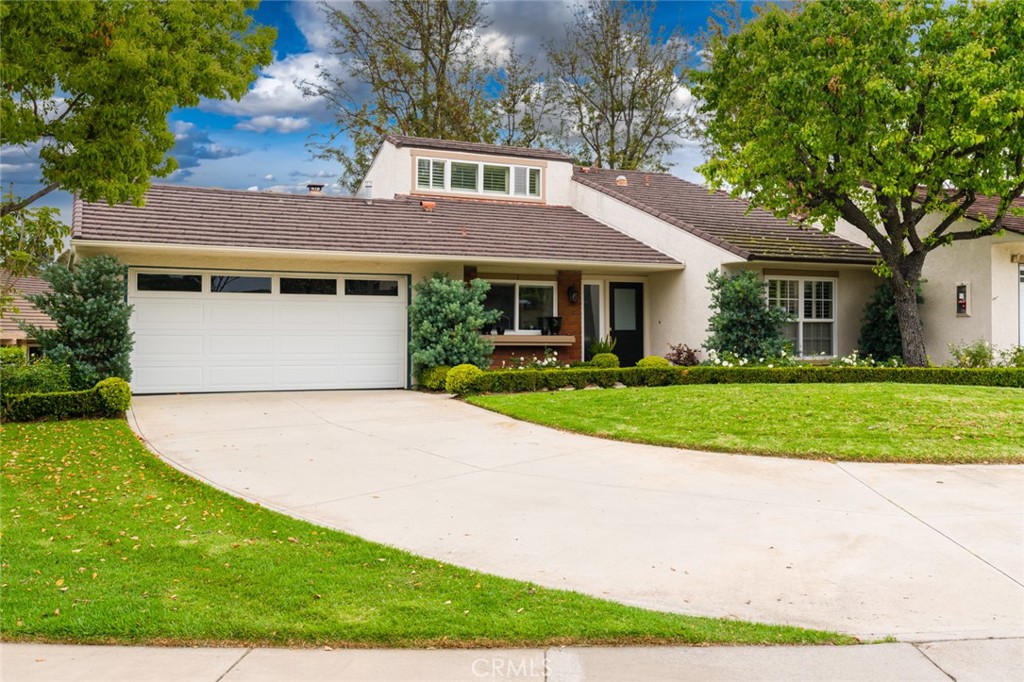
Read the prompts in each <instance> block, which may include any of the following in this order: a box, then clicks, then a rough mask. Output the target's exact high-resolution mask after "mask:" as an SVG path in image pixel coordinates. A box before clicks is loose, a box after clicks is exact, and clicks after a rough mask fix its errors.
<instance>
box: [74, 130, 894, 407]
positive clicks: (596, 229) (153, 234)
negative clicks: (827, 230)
mask: <svg viewBox="0 0 1024 682" xmlns="http://www.w3.org/2000/svg"><path fill="white" fill-rule="evenodd" d="M320 189H322V186H315V185H314V186H310V190H311V191H310V194H309V195H307V196H300V195H290V194H275V193H258V192H244V191H234V190H222V189H199V188H189V187H180V186H161V185H154V186H153V187H152V188H151V189H150V191H149V193H148V194H147V197H146V205H145V206H142V207H136V206H130V205H116V206H108V205H106V204H103V203H87V202H83V201H81V200H76V201H75V206H74V219H73V239H72V245H73V248H74V249H75V251H76V253H77V255H78V256H79V257H89V256H94V255H99V254H113V255H116V256H117V257H119V258H120V259H121V260H122V261H123V262H124V263H125V264H126V265H127V273H128V290H127V297H128V301H129V302H130V303H131V304H133V306H134V311H133V316H132V321H131V325H132V329H133V331H134V333H135V351H134V353H133V356H132V364H133V370H134V376H133V388H134V390H135V391H136V392H139V393H159V392H202V391H245V390H271V389H318V388H394V387H405V386H408V385H410V382H411V376H410V375H411V369H412V368H411V367H410V362H409V344H408V338H409V329H408V319H407V313H406V307H407V304H408V302H409V299H410V296H411V294H412V285H413V284H414V283H415V282H417V281H419V280H420V279H422V278H425V277H427V276H429V275H430V274H431V273H432V272H443V273H447V274H448V275H450V276H453V277H458V278H473V277H480V278H483V279H486V280H488V281H489V282H490V283H491V292H490V294H489V301H488V304H489V306H491V307H494V308H497V309H500V310H501V311H502V313H503V317H502V323H501V327H502V331H503V332H504V333H502V334H500V335H499V334H495V335H493V336H492V337H491V338H492V340H493V341H494V342H495V346H496V348H495V354H494V361H495V362H496V363H498V364H500V363H501V362H502V361H503V360H507V359H509V358H510V357H511V356H519V355H527V354H535V353H541V352H543V349H545V348H551V349H554V350H556V351H558V353H559V357H560V358H562V359H564V360H566V361H569V360H574V359H581V358H583V357H584V353H585V349H586V347H587V346H588V344H589V343H591V342H592V341H593V340H596V339H598V338H601V337H604V336H605V335H608V334H611V335H613V336H614V337H615V338H616V339H617V340H618V345H617V347H616V353H617V354H618V355H620V357H621V358H622V361H623V363H624V364H632V363H634V362H635V361H636V360H638V359H639V358H641V357H642V356H644V355H648V354H656V355H660V354H663V353H665V352H666V351H667V349H668V345H669V344H670V343H687V344H689V345H691V346H699V345H700V343H701V342H702V341H703V340H704V339H705V337H706V332H705V329H706V327H707V320H708V316H709V311H708V303H709V300H710V295H709V293H708V291H707V288H706V285H707V281H706V278H707V273H708V272H709V271H710V270H712V269H714V268H724V269H726V270H737V269H752V270H755V271H757V272H758V273H760V274H761V275H763V276H764V277H765V279H766V280H767V283H768V290H769V294H770V297H771V299H772V301H773V302H774V303H777V304H779V305H782V306H784V307H786V308H788V309H789V310H790V311H792V312H793V313H794V315H795V316H796V318H797V319H796V321H795V322H793V323H792V324H790V325H789V326H788V328H787V333H788V334H789V335H790V336H791V337H792V338H793V340H794V341H795V342H796V345H797V347H798V348H799V349H801V351H802V352H803V353H805V354H808V355H820V354H825V355H829V356H831V355H836V354H845V353H847V352H849V351H851V350H852V349H853V348H854V347H855V346H856V341H857V336H858V331H859V325H860V319H861V314H862V312H863V309H864V305H865V303H866V301H867V299H868V298H869V296H870V295H871V293H872V291H873V290H874V288H875V286H876V283H877V282H876V278H875V276H874V275H873V274H872V272H871V266H872V265H873V263H874V262H875V256H874V255H873V254H872V253H871V251H870V250H869V249H868V248H865V247H864V246H862V245H860V244H857V243H854V242H852V241H849V240H846V239H843V238H841V237H839V236H836V235H825V234H822V233H821V232H820V231H817V230H813V229H811V230H803V229H798V228H796V227H793V226H791V225H788V224H787V223H785V222H784V221H780V220H777V219H775V218H774V217H772V216H771V215H769V214H767V213H764V212H761V211H756V210H755V211H752V212H749V213H747V212H746V208H747V207H746V205H745V204H744V203H743V202H740V201H737V200H734V199H731V198H729V197H728V196H727V195H725V194H722V193H714V194H709V193H708V192H707V190H706V189H704V188H702V187H700V186H698V185H694V184H692V183H688V182H685V181H683V180H680V179H678V178H675V177H673V176H671V175H667V174H657V173H640V172H619V171H608V170H600V169H594V168H579V167H576V166H574V165H573V163H572V162H571V160H570V159H569V158H568V157H567V156H565V155H563V154H561V153H558V152H554V151H550V150H542V149H519V148H511V147H502V146H496V145H487V144H476V143H466V142H450V141H441V140H433V139H424V138H412V137H399V136H392V137H388V138H386V139H385V140H384V141H383V143H382V145H381V148H380V150H379V151H378V153H377V155H376V157H375V159H374V161H373V164H372V166H371V167H370V169H369V172H368V173H367V176H366V178H365V180H364V183H363V186H362V188H361V190H360V192H359V194H358V196H356V197H350V198H337V197H329V196H324V195H323V194H322V193H321V192H320ZM552 318H554V320H553V319H552ZM559 323H560V324H559ZM544 332H549V333H544Z"/></svg>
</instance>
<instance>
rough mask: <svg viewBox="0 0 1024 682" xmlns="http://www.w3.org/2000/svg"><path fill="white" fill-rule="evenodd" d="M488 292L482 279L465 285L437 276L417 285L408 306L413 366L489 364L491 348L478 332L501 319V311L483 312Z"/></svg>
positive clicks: (487, 286)
mask: <svg viewBox="0 0 1024 682" xmlns="http://www.w3.org/2000/svg"><path fill="white" fill-rule="evenodd" d="M490 288H491V285H490V284H488V283H487V282H485V281H484V280H482V279H474V280H472V281H471V282H469V283H468V284H467V283H465V282H463V281H462V280H456V279H451V278H450V277H448V276H447V275H444V274H441V273H436V272H435V273H434V274H433V275H431V276H430V278H428V279H425V280H422V281H420V282H417V283H416V286H415V287H414V290H415V293H416V295H415V296H414V297H413V300H412V304H411V305H410V306H409V325H410V327H411V330H412V340H411V348H412V360H413V365H414V366H416V367H441V366H444V365H447V366H449V367H452V366H455V365H461V364H470V365H476V366H477V367H481V368H486V367H487V366H488V365H489V364H490V360H489V358H490V356H491V353H492V352H493V351H494V344H493V343H491V341H489V340H488V339H486V338H485V337H483V336H481V335H480V330H481V329H483V326H484V325H485V324H493V323H494V322H496V321H497V320H498V318H499V317H500V316H501V311H498V310H485V309H484V300H485V299H486V297H487V292H488V291H489V290H490Z"/></svg>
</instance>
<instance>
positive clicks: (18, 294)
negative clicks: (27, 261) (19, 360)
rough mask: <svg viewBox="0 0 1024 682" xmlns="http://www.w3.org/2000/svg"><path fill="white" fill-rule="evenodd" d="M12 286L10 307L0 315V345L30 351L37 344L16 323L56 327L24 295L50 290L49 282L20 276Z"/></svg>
mask: <svg viewBox="0 0 1024 682" xmlns="http://www.w3.org/2000/svg"><path fill="white" fill-rule="evenodd" d="M5 272H6V271H5ZM13 288H14V301H13V303H12V305H11V307H10V309H9V310H8V311H7V312H6V313H4V315H3V317H0V346H25V347H27V348H28V349H29V352H30V353H31V352H34V351H35V349H37V348H38V345H37V344H36V343H35V340H34V339H32V338H30V337H29V335H28V334H27V333H26V332H24V331H22V329H21V327H20V325H19V324H18V323H19V322H24V323H26V324H30V325H33V326H35V327H40V328H42V329H56V328H57V324H56V323H55V322H54V321H53V320H51V319H50V317H49V316H48V315H47V314H46V313H43V312H40V311H39V310H38V309H36V307H35V306H34V305H32V304H31V303H29V302H28V301H27V300H25V298H24V297H25V295H26V294H43V293H46V292H48V291H50V284H49V282H47V281H46V280H44V279H42V278H40V277H20V278H18V279H15V280H14V281H13Z"/></svg>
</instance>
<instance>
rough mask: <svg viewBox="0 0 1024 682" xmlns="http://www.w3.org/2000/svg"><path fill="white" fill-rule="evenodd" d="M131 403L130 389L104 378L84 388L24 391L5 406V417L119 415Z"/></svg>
mask: <svg viewBox="0 0 1024 682" xmlns="http://www.w3.org/2000/svg"><path fill="white" fill-rule="evenodd" d="M130 405H131V389H130V388H129V387H128V384H127V382H125V381H124V380H123V379H119V378H117V377H111V378H109V379H104V380H103V381H101V382H99V383H97V384H96V385H95V386H94V387H92V388H90V389H88V390H85V391H61V392H57V393H25V394H22V395H15V396H12V397H11V398H10V400H8V401H7V402H6V404H5V405H4V419H6V420H8V421H18V422H23V421H35V420H37V419H75V418H78V417H118V416H121V415H122V414H124V412H125V410H127V409H128V407H129V406H130Z"/></svg>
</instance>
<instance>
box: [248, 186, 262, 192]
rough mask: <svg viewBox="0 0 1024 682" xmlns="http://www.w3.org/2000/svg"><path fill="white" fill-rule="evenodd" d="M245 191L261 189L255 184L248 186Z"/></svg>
mask: <svg viewBox="0 0 1024 682" xmlns="http://www.w3.org/2000/svg"><path fill="white" fill-rule="evenodd" d="M245 191H246V192H259V191H260V186H259V185H253V186H252V187H249V188H246V190H245Z"/></svg>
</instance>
